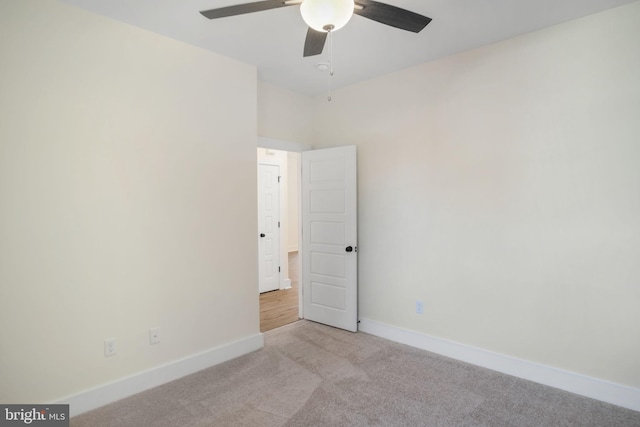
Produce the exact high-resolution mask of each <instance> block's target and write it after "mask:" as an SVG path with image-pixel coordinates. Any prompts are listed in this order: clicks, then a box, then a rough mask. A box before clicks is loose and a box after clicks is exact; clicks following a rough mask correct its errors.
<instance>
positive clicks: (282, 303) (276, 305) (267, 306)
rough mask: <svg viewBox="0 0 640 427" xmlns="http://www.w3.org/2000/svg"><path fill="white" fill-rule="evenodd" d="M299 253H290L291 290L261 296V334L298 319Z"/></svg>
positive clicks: (266, 293)
mask: <svg viewBox="0 0 640 427" xmlns="http://www.w3.org/2000/svg"><path fill="white" fill-rule="evenodd" d="M297 266H298V253H297V252H290V253H289V278H290V279H291V289H281V290H277V291H272V292H265V293H263V294H260V332H266V331H270V330H271V329H275V328H279V327H280V326H284V325H287V324H289V323H293V322H295V321H297V320H299V319H298V286H299V280H298V276H299V275H298V272H297Z"/></svg>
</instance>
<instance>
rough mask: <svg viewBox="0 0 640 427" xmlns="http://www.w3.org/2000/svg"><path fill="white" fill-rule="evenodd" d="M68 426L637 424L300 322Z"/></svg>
mask: <svg viewBox="0 0 640 427" xmlns="http://www.w3.org/2000/svg"><path fill="white" fill-rule="evenodd" d="M71 426H72V427H84V426H91V427H102V426H105V427H106V426H108V427H114V426H123V427H143V426H154V427H161V426H166V427H192V426H193V427H195V426H199V427H204V426H234V427H235V426H332V427H337V426H487V427H500V426H535V427H540V426H545V427H546V426H594V427H596V426H597V427H605V426H606V427H610V426H620V427H632V426H636V427H640V412H636V411H631V410H628V409H624V408H620V407H617V406H614V405H609V404H607V403H603V402H600V401H596V400H592V399H588V398H585V397H581V396H578V395H575V394H571V393H567V392H564V391H561V390H557V389H554V388H551V387H547V386H543V385H540V384H536V383H532V382H529V381H525V380H522V379H518V378H514V377H511V376H508V375H504V374H500V373H497V372H494V371H491V370H488V369H484V368H479V367H476V366H473V365H469V364H466V363H462V362H459V361H456V360H453V359H449V358H446V357H442V356H438V355H435V354H433V353H429V352H426V351H422V350H418V349H415V348H412V347H408V346H404V345H401V344H397V343H394V342H391V341H387V340H384V339H381V338H378V337H375V336H372V335H368V334H365V333H357V334H352V333H349V332H345V331H341V330H338V329H334V328H330V327H327V326H323V325H318V324H316V323H312V322H308V321H299V322H296V323H293V324H290V325H287V326H284V327H282V328H278V329H274V330H272V331H269V332H267V333H266V334H265V347H264V349H262V350H260V351H257V352H254V353H251V354H248V355H245V356H242V357H240V358H237V359H234V360H231V361H229V362H225V363H223V364H220V365H218V366H214V367H212V368H209V369H206V370H204V371H200V372H198V373H195V374H193V375H190V376H187V377H184V378H181V379H179V380H176V381H173V382H171V383H168V384H165V385H163V386H160V387H157V388H154V389H151V390H148V391H146V392H143V393H140V394H137V395H134V396H132V397H129V398H127V399H124V400H121V401H119V402H115V403H113V404H110V405H107V406H104V407H102V408H99V409H96V410H94V411H91V412H88V413H85V414H82V415H79V416H77V417H74V418H72V419H71Z"/></svg>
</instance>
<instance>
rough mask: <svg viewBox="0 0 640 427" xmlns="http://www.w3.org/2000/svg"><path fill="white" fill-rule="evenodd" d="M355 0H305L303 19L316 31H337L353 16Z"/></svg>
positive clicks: (302, 9) (302, 5)
mask: <svg viewBox="0 0 640 427" xmlns="http://www.w3.org/2000/svg"><path fill="white" fill-rule="evenodd" d="M354 7H355V2H354V0H304V1H303V2H302V4H301V5H300V13H301V14H302V19H304V22H306V23H307V25H308V26H309V27H311V28H313V29H314V30H316V31H320V32H324V33H326V32H329V31H336V30H339V29H340V28H342V27H344V26H345V25H346V24H347V22H349V20H350V19H351V17H352V16H353V8H354Z"/></svg>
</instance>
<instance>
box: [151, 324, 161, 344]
mask: <svg viewBox="0 0 640 427" xmlns="http://www.w3.org/2000/svg"><path fill="white" fill-rule="evenodd" d="M159 342H160V328H151V329H149V344H158V343H159Z"/></svg>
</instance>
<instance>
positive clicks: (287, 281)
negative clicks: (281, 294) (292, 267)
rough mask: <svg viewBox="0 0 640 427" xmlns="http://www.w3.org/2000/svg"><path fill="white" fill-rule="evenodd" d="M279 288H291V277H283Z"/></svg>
mask: <svg viewBox="0 0 640 427" xmlns="http://www.w3.org/2000/svg"><path fill="white" fill-rule="evenodd" d="M280 289H291V279H284V280H283V281H282V287H281V288H280Z"/></svg>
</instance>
